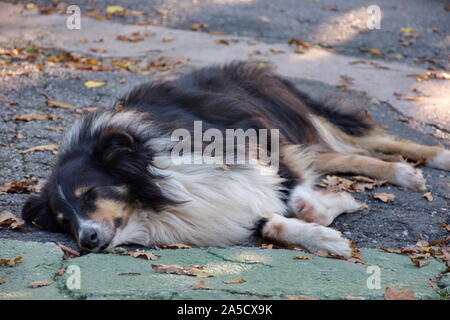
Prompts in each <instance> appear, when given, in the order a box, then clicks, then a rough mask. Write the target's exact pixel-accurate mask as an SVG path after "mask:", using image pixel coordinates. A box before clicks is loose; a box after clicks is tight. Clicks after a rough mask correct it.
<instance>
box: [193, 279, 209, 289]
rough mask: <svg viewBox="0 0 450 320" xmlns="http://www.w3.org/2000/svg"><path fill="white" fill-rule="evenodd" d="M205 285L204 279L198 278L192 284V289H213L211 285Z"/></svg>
mask: <svg viewBox="0 0 450 320" xmlns="http://www.w3.org/2000/svg"><path fill="white" fill-rule="evenodd" d="M205 285H206V281H205V280H200V281H199V282H197V283H196V284H194V285H192V289H194V290H213V289H214V288H212V287H206V286H205Z"/></svg>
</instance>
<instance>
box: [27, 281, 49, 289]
mask: <svg viewBox="0 0 450 320" xmlns="http://www.w3.org/2000/svg"><path fill="white" fill-rule="evenodd" d="M52 283H53V281H47V280H44V281H33V282H30V284H29V285H28V286H29V287H31V288H40V287H46V286H49V285H51V284H52Z"/></svg>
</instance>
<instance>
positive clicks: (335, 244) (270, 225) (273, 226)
mask: <svg viewBox="0 0 450 320" xmlns="http://www.w3.org/2000/svg"><path fill="white" fill-rule="evenodd" d="M262 236H263V237H265V238H268V239H272V240H275V241H280V242H286V243H289V244H293V245H299V246H302V247H303V248H305V249H307V250H309V251H311V252H314V253H316V252H325V253H330V254H335V255H340V256H344V257H346V258H349V257H350V256H351V253H352V249H351V248H350V241H349V240H347V239H345V238H344V237H343V236H342V234H341V233H340V232H339V231H336V230H334V229H331V228H328V227H324V226H321V225H319V224H316V223H309V222H304V221H301V220H299V219H297V218H286V217H284V216H281V215H278V214H273V215H272V216H270V217H269V218H268V220H267V222H266V223H265V225H264V226H263V228H262Z"/></svg>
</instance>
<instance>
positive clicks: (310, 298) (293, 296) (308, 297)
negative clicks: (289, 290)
mask: <svg viewBox="0 0 450 320" xmlns="http://www.w3.org/2000/svg"><path fill="white" fill-rule="evenodd" d="M285 297H286V298H288V299H289V300H319V299H318V298H316V297H312V296H303V295H295V294H286V295H285Z"/></svg>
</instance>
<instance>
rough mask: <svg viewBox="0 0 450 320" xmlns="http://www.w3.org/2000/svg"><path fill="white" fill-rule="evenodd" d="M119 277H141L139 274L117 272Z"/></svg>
mask: <svg viewBox="0 0 450 320" xmlns="http://www.w3.org/2000/svg"><path fill="white" fill-rule="evenodd" d="M117 275H118V276H140V275H141V273H139V272H117Z"/></svg>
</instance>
